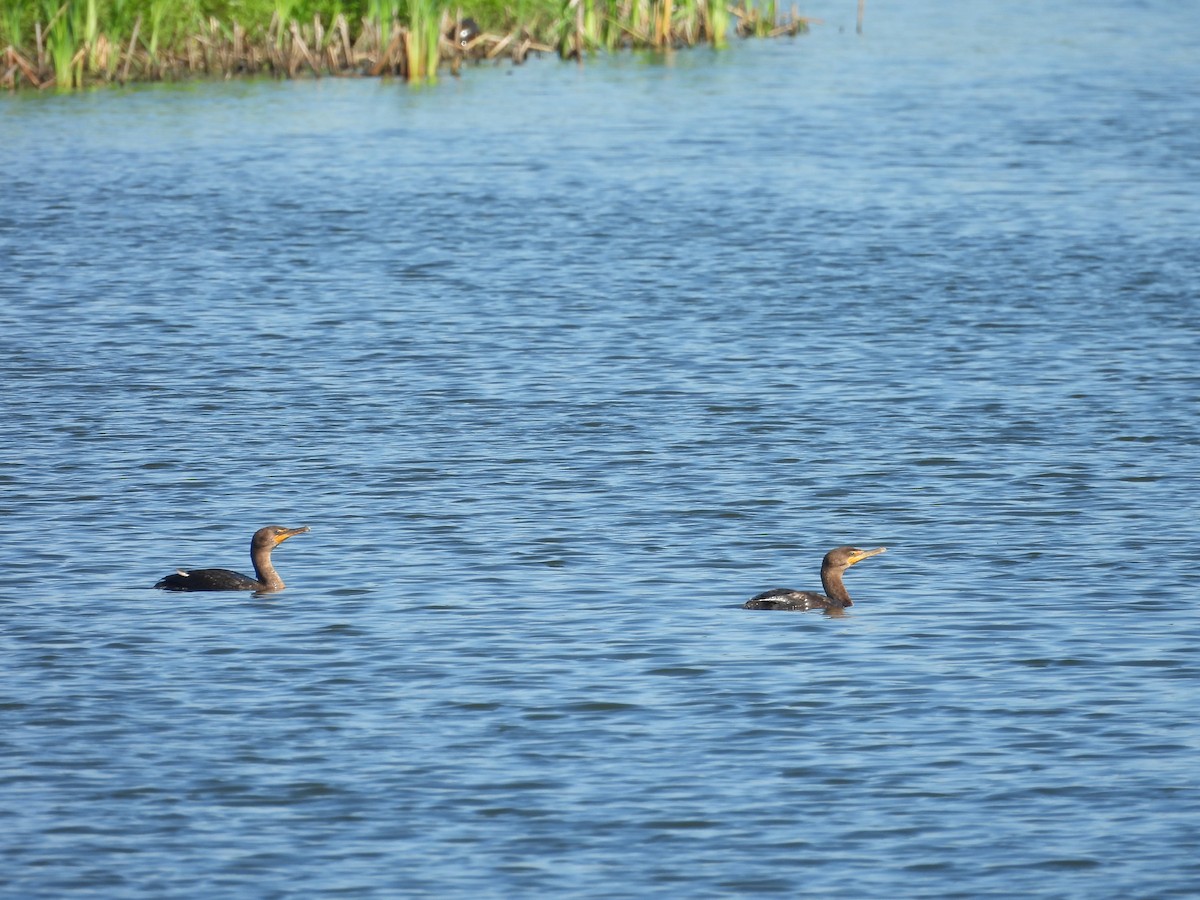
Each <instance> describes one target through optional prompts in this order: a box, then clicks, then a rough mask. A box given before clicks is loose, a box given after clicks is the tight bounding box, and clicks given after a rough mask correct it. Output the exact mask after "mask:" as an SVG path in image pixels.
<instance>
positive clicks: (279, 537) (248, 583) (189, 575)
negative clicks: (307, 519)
mask: <svg viewBox="0 0 1200 900" xmlns="http://www.w3.org/2000/svg"><path fill="white" fill-rule="evenodd" d="M306 531H308V526H307V525H302V526H301V527H300V528H284V527H282V526H280V525H268V526H267V527H266V528H260V529H258V531H256V532H254V537H253V538H251V540H250V561H251V562H252V563H253V564H254V576H255V577H254V578H249V577H247V576H245V575H241V574H239V573H237V572H233V571H230V570H229V569H178V570H176V571H175V572H173V573H171V574H170V575H168V576H167V577H166V578H163V579H161V580H160V581H159V582H158V584H156V585H154V586H155V587H156V588H159V589H160V590H164V591H259V592H261V593H271V592H274V591H282V590H283V589H284V587H286V585H284V583H283V579H282V578H280V577H279V573H278V572H276V571H275V567H274V566H273V565H271V551H272V550H274V549H275V548H276V547H278V546H279V545H280V544H282V543H283V542H284V541H286V540H287V539H288V538H290V537H295V536H296V535H298V534H304V533H305V532H306Z"/></svg>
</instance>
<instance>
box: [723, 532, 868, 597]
mask: <svg viewBox="0 0 1200 900" xmlns="http://www.w3.org/2000/svg"><path fill="white" fill-rule="evenodd" d="M885 550H887V547H876V548H875V549H874V550H860V549H859V548H858V547H835V548H834V549H833V550H830V551H829V552H828V553H826V554H825V558H824V559H823V560H821V586H822V587H824V588H825V593H824V594H818V593H817V592H816V591H793V590H791V589H790V588H772V589H771V590H769V591H766V592H764V593H762V594H759V595H758V596H757V597H752V598H751V599H749V600H747V601H746V602H745V603H744V604H743V605H742V606H743V609H792V610H809V609H825V610H841V609H845V608H846V607H848V606H853V605H854V601H853V600H851V599H850V592H849V591H847V590H846V586H845V585H844V584H842V573H843V572H845V571H846V570H847V569H848V568H850V567H851V566H853V565H855V564H856V563H860V562H862V561H863V560H864V559H868V558H869V557H872V556H878V555H879V554H880V553H883V552H884V551H885Z"/></svg>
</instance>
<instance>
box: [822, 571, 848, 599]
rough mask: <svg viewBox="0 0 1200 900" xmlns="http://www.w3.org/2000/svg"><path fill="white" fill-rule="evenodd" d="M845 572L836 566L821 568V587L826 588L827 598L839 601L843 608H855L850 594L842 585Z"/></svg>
mask: <svg viewBox="0 0 1200 900" xmlns="http://www.w3.org/2000/svg"><path fill="white" fill-rule="evenodd" d="M844 571H845V570H844V569H839V568H837V567H836V566H821V585H822V587H824V588H825V596H827V597H829V598H830V599H831V600H836V601H838V603H840V604H842V606H853V605H854V601H853V600H851V599H850V592H849V591H847V590H846V586H845V585H844V584H842V572H844Z"/></svg>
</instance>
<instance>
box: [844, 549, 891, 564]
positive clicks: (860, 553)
mask: <svg viewBox="0 0 1200 900" xmlns="http://www.w3.org/2000/svg"><path fill="white" fill-rule="evenodd" d="M886 550H887V547H876V548H875V549H874V550H855V551H854V555H853V556H851V557H850V559H849V560H848V561H847V562H846V565H848V566H852V565H854V564H855V563H860V562H862V561H863V560H864V559H866V558H867V557H868V556H878V555H879V554H880V553H883V552H884V551H886Z"/></svg>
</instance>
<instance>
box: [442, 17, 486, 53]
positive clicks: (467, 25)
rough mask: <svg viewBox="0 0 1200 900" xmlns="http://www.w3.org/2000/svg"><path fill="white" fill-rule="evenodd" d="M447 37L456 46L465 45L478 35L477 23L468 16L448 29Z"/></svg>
mask: <svg viewBox="0 0 1200 900" xmlns="http://www.w3.org/2000/svg"><path fill="white" fill-rule="evenodd" d="M449 37H450V38H451V40H453V41H455V42H456V43H457V44H458V46H460V47H466V46H467V44H469V43H471V41H473V40H475V38H477V37H479V25H478V24H477V23H476V22H475V20H474V19H472V18H470V17H469V16H468V17H467V18H465V19H463V20H462V21H461V22H459V23H458V24H457V25H455V26H454V27H452V28H451V29H450V35H449Z"/></svg>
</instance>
